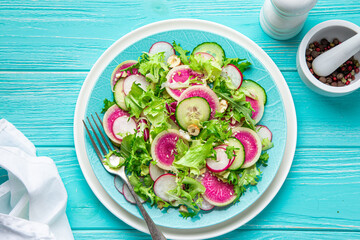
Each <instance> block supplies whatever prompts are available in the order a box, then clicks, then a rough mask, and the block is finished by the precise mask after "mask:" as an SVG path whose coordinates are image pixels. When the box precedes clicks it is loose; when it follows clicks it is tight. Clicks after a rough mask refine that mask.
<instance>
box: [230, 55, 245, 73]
mask: <svg viewBox="0 0 360 240" xmlns="http://www.w3.org/2000/svg"><path fill="white" fill-rule="evenodd" d="M243 61H245V59H240V58H226V59H225V61H224V67H225V66H227V65H229V64H233V65H235V66H236V67H237V68H238V69H239V70H240V71H241V72H242V73H243V72H244V71H245V70H246V69H248V68H249V67H250V65H251V63H250V62H248V61H246V62H243Z"/></svg>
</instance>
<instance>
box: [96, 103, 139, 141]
mask: <svg viewBox="0 0 360 240" xmlns="http://www.w3.org/2000/svg"><path fill="white" fill-rule="evenodd" d="M129 117H130V115H129V113H127V112H125V111H124V110H122V109H121V108H119V107H118V106H117V105H113V106H111V107H110V108H109V109H108V110H107V111H106V113H105V114H104V118H103V125H104V130H105V133H106V135H107V136H108V137H109V138H110V140H111V141H112V142H113V143H115V144H117V145H119V144H121V141H122V137H121V136H120V135H118V134H119V133H122V134H126V133H135V131H136V122H135V120H134V119H133V118H130V119H129Z"/></svg>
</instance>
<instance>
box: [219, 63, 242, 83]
mask: <svg viewBox="0 0 360 240" xmlns="http://www.w3.org/2000/svg"><path fill="white" fill-rule="evenodd" d="M221 75H222V76H224V77H229V78H230V79H231V82H232V84H233V85H234V87H235V88H236V89H239V88H240V86H241V84H242V82H243V75H242V73H241V71H240V70H239V69H238V68H237V67H236V66H235V65H233V64H228V65H226V67H223V69H222V72H221Z"/></svg>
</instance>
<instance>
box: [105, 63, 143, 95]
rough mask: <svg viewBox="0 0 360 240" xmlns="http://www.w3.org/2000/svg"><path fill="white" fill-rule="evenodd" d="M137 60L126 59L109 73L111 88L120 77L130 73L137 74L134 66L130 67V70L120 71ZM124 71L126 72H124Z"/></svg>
mask: <svg viewBox="0 0 360 240" xmlns="http://www.w3.org/2000/svg"><path fill="white" fill-rule="evenodd" d="M136 63H137V61H135V60H128V61H125V62H122V63H120V64H119V65H118V66H117V67H116V68H115V69H114V71H113V72H112V74H111V88H113V87H114V86H115V83H116V82H117V81H118V80H119V79H120V78H122V77H123V76H124V75H127V76H129V75H131V74H137V73H138V70H137V69H136V68H134V69H132V70H131V71H130V70H129V71H121V70H123V69H125V68H128V67H131V66H132V65H134V64H136ZM125 73H126V74H125Z"/></svg>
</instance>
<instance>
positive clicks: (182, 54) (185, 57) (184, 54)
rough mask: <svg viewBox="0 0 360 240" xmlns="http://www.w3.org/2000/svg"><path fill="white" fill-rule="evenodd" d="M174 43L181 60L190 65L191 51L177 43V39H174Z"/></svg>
mask: <svg viewBox="0 0 360 240" xmlns="http://www.w3.org/2000/svg"><path fill="white" fill-rule="evenodd" d="M172 45H173V47H174V49H175V51H176V52H177V53H178V55H179V57H180V60H181V62H182V63H183V64H185V65H189V59H188V55H189V53H190V51H188V50H185V49H183V48H182V47H181V46H180V44H177V43H176V42H175V41H173V44H172Z"/></svg>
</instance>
